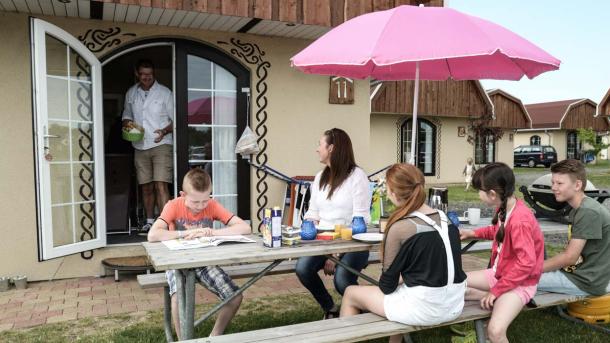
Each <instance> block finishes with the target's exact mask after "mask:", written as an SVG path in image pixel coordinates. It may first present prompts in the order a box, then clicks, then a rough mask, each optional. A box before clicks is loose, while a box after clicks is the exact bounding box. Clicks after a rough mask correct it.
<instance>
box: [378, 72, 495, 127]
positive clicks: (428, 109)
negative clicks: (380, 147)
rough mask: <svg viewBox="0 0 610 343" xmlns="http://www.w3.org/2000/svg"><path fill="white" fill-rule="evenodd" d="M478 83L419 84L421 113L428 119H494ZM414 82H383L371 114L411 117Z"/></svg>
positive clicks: (433, 82) (421, 82) (432, 82)
mask: <svg viewBox="0 0 610 343" xmlns="http://www.w3.org/2000/svg"><path fill="white" fill-rule="evenodd" d="M475 82H476V81H454V80H447V81H420V85H419V100H418V101H419V108H418V113H419V114H421V115H428V116H442V117H456V118H457V117H459V118H479V117H484V116H488V115H491V109H490V108H489V106H487V103H486V102H485V99H484V96H485V94H482V92H481V90H480V88H479V87H478V86H477V85H476V83H475ZM413 88H414V82H413V81H391V82H383V85H382V86H381V88H380V89H379V91H378V92H377V94H376V95H375V97H374V98H373V99H372V100H371V112H373V113H393V114H412V112H413Z"/></svg>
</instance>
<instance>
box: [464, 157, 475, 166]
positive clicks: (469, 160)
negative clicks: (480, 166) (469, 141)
mask: <svg viewBox="0 0 610 343" xmlns="http://www.w3.org/2000/svg"><path fill="white" fill-rule="evenodd" d="M473 162H474V160H473V159H472V157H468V158H467V159H466V163H468V164H471V163H473Z"/></svg>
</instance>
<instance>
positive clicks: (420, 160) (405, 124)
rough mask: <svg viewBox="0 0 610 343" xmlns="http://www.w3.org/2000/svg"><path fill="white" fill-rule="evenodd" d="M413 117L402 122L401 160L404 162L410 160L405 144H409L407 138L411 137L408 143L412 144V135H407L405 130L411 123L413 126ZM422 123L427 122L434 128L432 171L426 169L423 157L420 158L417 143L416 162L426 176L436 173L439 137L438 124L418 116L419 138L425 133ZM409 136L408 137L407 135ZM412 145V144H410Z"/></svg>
mask: <svg viewBox="0 0 610 343" xmlns="http://www.w3.org/2000/svg"><path fill="white" fill-rule="evenodd" d="M412 123H413V118H408V119H406V120H404V121H403V122H402V123H401V124H400V129H399V130H400V143H401V144H400V160H401V162H403V163H406V162H408V161H405V152H406V151H405V149H404V147H405V144H407V139H409V142H408V144H410V143H411V142H410V139H411V135H405V131H406V129H407V125H409V124H410V125H411V126H413V124H412ZM422 124H426V125H428V126H430V128H432V157H431V160H432V170H431V171H430V172H427V173H426V171H425V166H424V164H423V163H422V159H420V158H419V143H417V144H415V156H417V157H418V158H416V161H417V162H416V163H417V168H418V169H419V170H421V172H422V173H423V174H424V176H435V175H436V158H437V156H436V139H437V134H438V133H437V125H436V124H434V123H433V122H431V121H430V120H427V119H424V118H418V119H417V130H418V131H417V137H418V140H419V137H420V135H421V134H424V133H425V131H424V130H423V128H422V127H421V125H422ZM405 136H407V137H405ZM409 146H410V145H409Z"/></svg>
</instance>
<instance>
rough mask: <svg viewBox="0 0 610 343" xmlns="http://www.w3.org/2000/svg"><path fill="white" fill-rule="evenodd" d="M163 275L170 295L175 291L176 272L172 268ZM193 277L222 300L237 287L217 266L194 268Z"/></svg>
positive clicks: (235, 290)
mask: <svg viewBox="0 0 610 343" xmlns="http://www.w3.org/2000/svg"><path fill="white" fill-rule="evenodd" d="M165 277H166V278H167V284H168V285H169V295H170V297H171V296H172V295H174V293H176V272H175V271H174V270H167V271H166V272H165ZM195 277H196V279H197V281H198V282H199V283H200V284H201V285H202V286H203V287H205V288H206V289H208V290H209V291H210V292H212V293H214V294H215V295H216V296H217V297H219V298H220V299H222V300H225V299H227V298H229V297H230V296H231V295H233V293H235V292H237V290H238V289H239V287H237V285H236V284H235V282H233V280H232V279H231V277H230V276H229V275H228V274H227V273H225V271H224V270H222V269H221V268H220V267H217V266H210V267H202V268H196V269H195Z"/></svg>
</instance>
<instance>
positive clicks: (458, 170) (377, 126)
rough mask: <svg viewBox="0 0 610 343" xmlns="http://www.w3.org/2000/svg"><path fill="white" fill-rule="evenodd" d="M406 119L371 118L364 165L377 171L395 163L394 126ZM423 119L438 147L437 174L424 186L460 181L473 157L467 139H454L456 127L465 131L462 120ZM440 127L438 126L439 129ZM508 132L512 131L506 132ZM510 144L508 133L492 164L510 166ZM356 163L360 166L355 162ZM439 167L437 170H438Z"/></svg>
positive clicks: (397, 148) (395, 141)
mask: <svg viewBox="0 0 610 343" xmlns="http://www.w3.org/2000/svg"><path fill="white" fill-rule="evenodd" d="M409 117H410V116H401V115H394V114H380V113H373V114H371V148H370V155H369V158H368V161H369V162H370V163H371V164H372V165H374V166H375V168H373V169H381V168H383V167H385V166H387V165H389V164H392V163H396V162H397V161H398V159H399V154H400V146H399V145H398V140H399V139H400V138H399V135H398V132H397V130H399V127H398V125H399V124H400V123H401V122H402V121H403V120H405V119H406V118H409ZM423 118H426V119H428V120H430V121H432V122H433V123H435V124H436V125H437V135H440V145H439V144H438V140H437V151H436V154H437V155H436V158H437V164H436V166H437V170H436V171H437V173H436V175H434V176H426V184H429V185H431V184H447V183H459V182H463V181H464V177H463V175H462V170H463V167H464V165H465V164H466V159H467V158H468V157H474V146H473V145H472V144H470V143H468V141H467V137H458V134H457V133H458V127H459V126H464V127H468V125H469V120H468V119H466V118H445V117H442V118H438V117H437V118H430V117H423ZM439 124H440V125H439ZM510 132H512V131H510ZM512 151H513V147H512V142H509V141H508V132H507V133H505V135H504V137H503V138H502V139H501V140H500V141H499V142H498V143H497V144H496V160H497V161H502V162H504V163H506V164H509V165H512V161H513V159H512ZM359 163H361V162H360V161H359ZM438 167H440V168H438Z"/></svg>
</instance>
